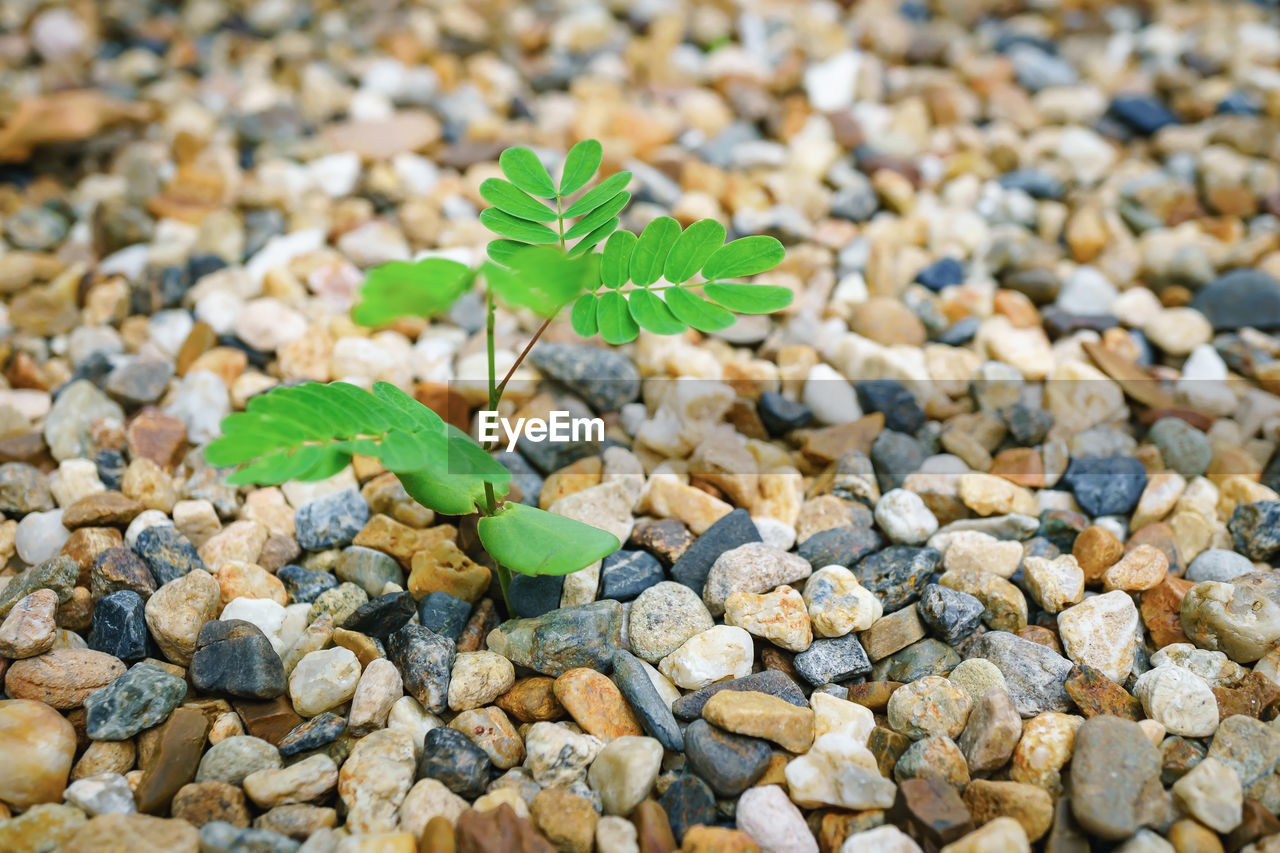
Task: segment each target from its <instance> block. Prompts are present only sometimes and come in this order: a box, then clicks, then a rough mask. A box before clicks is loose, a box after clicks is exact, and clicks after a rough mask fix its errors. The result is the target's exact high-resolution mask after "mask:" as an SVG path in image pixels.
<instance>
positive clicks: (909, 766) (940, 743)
mask: <svg viewBox="0 0 1280 853" xmlns="http://www.w3.org/2000/svg"><path fill="white" fill-rule="evenodd" d="M925 777H928V778H930V779H936V780H938V781H941V782H944V783H946V784H948V785H950V786H951V787H952V788H954V789H955V790H956V793H961V792H963V791H964V788H965V786H966V785H967V784H969V765H968V762H967V761H966V760H965V757H964V753H962V752H961V751H960V747H958V746H956V742H955V741H953V740H952V739H951V738H949V737H944V736H942V735H934V736H933V737H927V738H924V739H923V740H918V741H916V742H915V743H913V744H911V745H910V746H909V747H907V749H906V750H905V751H904V752H903V753H902V755H901V756H900V757H899V758H898V761H897V763H896V764H895V765H894V768H893V778H894V779H895V780H897V781H898V782H899V783H901V782H905V781H907V780H908V779H921V778H925Z"/></svg>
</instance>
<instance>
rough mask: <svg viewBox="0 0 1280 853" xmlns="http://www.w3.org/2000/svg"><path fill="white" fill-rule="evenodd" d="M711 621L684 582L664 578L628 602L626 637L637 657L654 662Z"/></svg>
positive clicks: (700, 600) (703, 628) (703, 607)
mask: <svg viewBox="0 0 1280 853" xmlns="http://www.w3.org/2000/svg"><path fill="white" fill-rule="evenodd" d="M704 535H705V534H704ZM713 624H714V623H713V621H712V618H711V614H710V613H709V612H708V610H707V607H706V605H705V604H703V602H702V599H701V598H700V597H699V596H698V595H697V594H696V593H695V592H693V591H692V590H691V589H690V588H689V587H687V586H685V585H683V584H678V583H673V582H669V581H663V582H662V583H659V584H656V585H654V586H652V587H650V588H648V589H646V590H645V591H644V592H642V593H640V595H639V596H638V597H637V598H636V600H635V602H634V603H633V604H632V605H631V611H630V614H629V616H628V636H629V638H630V641H631V648H632V650H633V651H634V652H635V653H636V655H637V656H638V657H640V658H643V659H644V660H647V661H649V662H650V663H657V662H658V661H659V660H661V659H662V658H664V657H666V656H667V655H669V654H671V653H672V652H674V651H675V650H676V649H677V648H679V647H680V645H681V644H683V643H684V642H685V641H686V640H688V639H690V638H691V637H693V636H694V635H696V634H700V633H702V632H703V631H706V630H707V629H709V628H711V627H712V625H713Z"/></svg>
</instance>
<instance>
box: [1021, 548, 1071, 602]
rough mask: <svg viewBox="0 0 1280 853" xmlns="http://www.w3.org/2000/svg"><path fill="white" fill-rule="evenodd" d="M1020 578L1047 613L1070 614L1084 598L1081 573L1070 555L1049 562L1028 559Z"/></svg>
mask: <svg viewBox="0 0 1280 853" xmlns="http://www.w3.org/2000/svg"><path fill="white" fill-rule="evenodd" d="M1022 577H1023V580H1024V581H1025V583H1026V586H1027V591H1028V592H1029V593H1030V594H1031V597H1032V598H1033V599H1035V602H1036V604H1039V605H1040V607H1041V608H1042V609H1043V610H1045V611H1046V612H1048V613H1059V612H1062V611H1065V610H1071V609H1072V607H1071V605H1075V604H1077V603H1078V602H1079V601H1080V599H1081V598H1083V597H1084V571H1083V570H1082V569H1081V568H1080V564H1079V563H1078V562H1077V561H1076V558H1075V557H1074V556H1072V555H1071V554H1063V555H1061V556H1059V557H1056V558H1054V559H1052V560H1048V559H1045V558H1044V557H1031V556H1029V557H1027V558H1026V559H1025V560H1023V563H1022Z"/></svg>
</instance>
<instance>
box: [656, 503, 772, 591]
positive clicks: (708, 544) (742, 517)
mask: <svg viewBox="0 0 1280 853" xmlns="http://www.w3.org/2000/svg"><path fill="white" fill-rule="evenodd" d="M760 541H761V540H760V533H759V531H757V530H756V527H755V525H754V524H753V523H752V522H751V516H750V514H749V513H748V512H747V511H746V510H734V511H733V512H730V513H729V514H728V515H726V516H724V517H723V518H721V519H720V520H719V521H717V522H716V523H715V524H713V525H711V527H709V528H708V529H707V530H706V531H705V532H704V533H703V534H702V535H701V536H699V537H698V538H697V539H695V540H694V542H693V544H691V545H689V546H688V547H687V548H686V549H685V551H684V553H683V554H682V555H681V556H680V557H679V558H678V559H677V560H676V561H675V563H674V565H672V567H671V577H672V578H673V579H674V580H675V581H677V582H679V583H681V584H684V585H685V586H687V587H689V588H690V589H692V590H694V592H696V593H697V594H698V595H701V594H702V591H703V589H704V587H705V586H706V581H707V575H708V573H709V572H710V571H711V567H712V566H713V565H714V564H715V562H716V561H717V560H718V559H719V558H720V556H721V555H722V554H724V553H725V552H727V551H731V550H733V549H735V548H737V547H739V546H741V545H745V544H748V543H752V542H760Z"/></svg>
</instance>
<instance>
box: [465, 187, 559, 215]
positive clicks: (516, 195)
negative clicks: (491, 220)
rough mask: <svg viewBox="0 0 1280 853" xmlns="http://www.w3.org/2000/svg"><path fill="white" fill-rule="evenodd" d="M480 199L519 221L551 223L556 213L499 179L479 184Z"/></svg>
mask: <svg viewBox="0 0 1280 853" xmlns="http://www.w3.org/2000/svg"><path fill="white" fill-rule="evenodd" d="M480 197H481V198H483V199H484V200H485V201H487V202H489V204H491V205H493V206H494V207H496V208H498V210H502V211H505V212H507V213H510V214H511V215H512V216H515V217H518V218H520V219H529V220H532V221H533V222H553V221H555V218H556V212H555V211H554V210H552V209H551V208H549V207H547V206H546V205H545V204H543V203H542V202H540V201H538V200H537V199H535V198H534V197H533V196H531V195H529V194H528V193H527V192H525V191H524V190H521V189H520V188H519V187H517V186H516V185H515V184H511V183H508V182H507V181H504V180H502V179H501V178H489V179H488V180H486V181H485V182H484V183H482V184H480Z"/></svg>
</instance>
